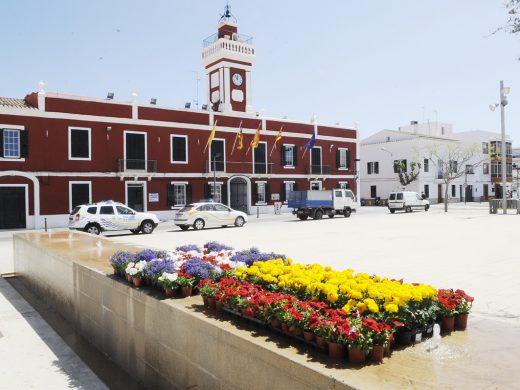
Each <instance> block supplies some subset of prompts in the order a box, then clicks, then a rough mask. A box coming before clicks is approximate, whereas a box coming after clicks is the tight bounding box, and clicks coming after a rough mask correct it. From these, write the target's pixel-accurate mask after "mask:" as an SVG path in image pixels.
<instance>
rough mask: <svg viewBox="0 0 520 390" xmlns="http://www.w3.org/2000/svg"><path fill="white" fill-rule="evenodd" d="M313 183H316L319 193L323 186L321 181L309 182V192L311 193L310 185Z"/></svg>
mask: <svg viewBox="0 0 520 390" xmlns="http://www.w3.org/2000/svg"><path fill="white" fill-rule="evenodd" d="M313 183H318V187H319V188H318V190H317V191H321V189H322V185H323V183H322V181H321V180H311V181H310V182H309V190H310V191H312V184H313Z"/></svg>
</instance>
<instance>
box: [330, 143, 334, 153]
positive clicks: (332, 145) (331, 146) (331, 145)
mask: <svg viewBox="0 0 520 390" xmlns="http://www.w3.org/2000/svg"><path fill="white" fill-rule="evenodd" d="M333 147H334V144H330V146H329V152H331V151H332V148H333Z"/></svg>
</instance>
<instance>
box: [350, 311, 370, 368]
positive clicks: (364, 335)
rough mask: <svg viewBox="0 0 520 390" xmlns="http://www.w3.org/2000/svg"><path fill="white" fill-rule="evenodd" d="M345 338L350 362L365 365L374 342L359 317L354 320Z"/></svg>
mask: <svg viewBox="0 0 520 390" xmlns="http://www.w3.org/2000/svg"><path fill="white" fill-rule="evenodd" d="M345 336H346V341H347V346H348V361H349V362H350V363H353V364H363V363H365V356H366V355H367V353H368V352H369V351H370V349H371V348H372V345H373V342H372V338H371V337H370V334H369V332H368V331H367V329H366V328H365V327H364V326H363V323H362V320H361V319H360V318H359V317H358V318H353V319H352V321H351V327H350V329H349V330H348V332H347V333H346V335H345Z"/></svg>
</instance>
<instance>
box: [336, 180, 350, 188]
mask: <svg viewBox="0 0 520 390" xmlns="http://www.w3.org/2000/svg"><path fill="white" fill-rule="evenodd" d="M338 188H341V189H342V190H348V189H349V188H350V184H349V183H348V182H347V181H340V182H339V183H338Z"/></svg>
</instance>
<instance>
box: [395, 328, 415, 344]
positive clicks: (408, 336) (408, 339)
mask: <svg viewBox="0 0 520 390" xmlns="http://www.w3.org/2000/svg"><path fill="white" fill-rule="evenodd" d="M395 342H396V344H398V345H410V344H411V343H412V331H411V330H409V329H406V328H399V329H398V330H397V332H396V333H395Z"/></svg>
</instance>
